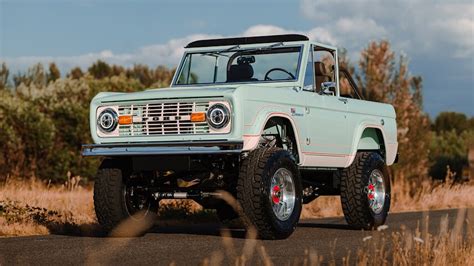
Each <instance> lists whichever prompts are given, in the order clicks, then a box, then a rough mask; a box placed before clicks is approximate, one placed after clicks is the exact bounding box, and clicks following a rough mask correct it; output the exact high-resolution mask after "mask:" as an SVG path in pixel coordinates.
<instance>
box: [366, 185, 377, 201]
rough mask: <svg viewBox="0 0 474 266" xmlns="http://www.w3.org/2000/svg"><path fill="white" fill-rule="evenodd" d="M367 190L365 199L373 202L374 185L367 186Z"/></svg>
mask: <svg viewBox="0 0 474 266" xmlns="http://www.w3.org/2000/svg"><path fill="white" fill-rule="evenodd" d="M367 190H368V193H367V197H368V198H369V200H373V199H374V190H375V187H374V185H373V184H369V185H368V186H367Z"/></svg>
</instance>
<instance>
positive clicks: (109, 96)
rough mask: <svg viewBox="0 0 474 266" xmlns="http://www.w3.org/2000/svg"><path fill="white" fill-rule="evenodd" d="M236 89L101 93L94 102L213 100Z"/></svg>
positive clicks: (178, 89) (172, 89)
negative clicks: (177, 99)
mask: <svg viewBox="0 0 474 266" xmlns="http://www.w3.org/2000/svg"><path fill="white" fill-rule="evenodd" d="M235 89H236V87H218V88H216V87H214V88H203V87H186V88H177V87H174V88H163V89H150V90H145V91H140V92H132V93H130V92H101V93H99V94H97V95H96V97H94V101H98V102H101V103H106V102H122V101H140V100H160V99H176V98H212V97H223V96H224V97H225V96H230V95H231V94H232V93H233V92H234V91H235Z"/></svg>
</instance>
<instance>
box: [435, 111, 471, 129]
mask: <svg viewBox="0 0 474 266" xmlns="http://www.w3.org/2000/svg"><path fill="white" fill-rule="evenodd" d="M472 119H473V118H471V119H470V120H472ZM470 120H468V119H467V117H466V115H465V114H463V113H456V112H441V113H439V114H438V116H437V117H436V119H435V121H434V123H433V125H432V128H433V130H434V131H436V132H437V133H440V132H442V131H451V130H454V131H455V132H456V133H457V134H461V133H462V132H464V131H465V130H467V129H469V128H470V127H472V126H473V125H471V124H472V121H470Z"/></svg>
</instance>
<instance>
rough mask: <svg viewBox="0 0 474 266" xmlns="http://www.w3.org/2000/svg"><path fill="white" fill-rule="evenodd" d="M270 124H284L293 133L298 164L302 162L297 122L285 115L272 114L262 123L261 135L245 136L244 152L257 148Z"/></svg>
mask: <svg viewBox="0 0 474 266" xmlns="http://www.w3.org/2000/svg"><path fill="white" fill-rule="evenodd" d="M270 123H277V124H284V125H286V126H287V127H288V128H289V129H290V130H291V133H292V136H293V138H294V145H295V149H296V151H297V154H298V158H296V159H297V163H299V161H301V158H302V153H301V149H300V139H299V133H298V129H297V127H296V124H295V121H294V120H293V119H292V118H291V117H290V116H289V115H288V114H285V113H276V112H275V113H270V114H268V115H267V116H266V118H265V120H264V123H262V126H261V127H260V129H259V133H258V134H255V135H244V150H248V151H250V150H254V149H255V148H257V146H258V143H259V140H260V136H261V135H262V134H263V132H264V131H265V129H266V128H267V126H268V125H269V124H270Z"/></svg>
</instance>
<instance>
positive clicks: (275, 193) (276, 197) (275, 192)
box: [272, 186, 280, 204]
mask: <svg viewBox="0 0 474 266" xmlns="http://www.w3.org/2000/svg"><path fill="white" fill-rule="evenodd" d="M272 201H273V203H274V204H278V203H280V187H279V186H274V187H273V189H272Z"/></svg>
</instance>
